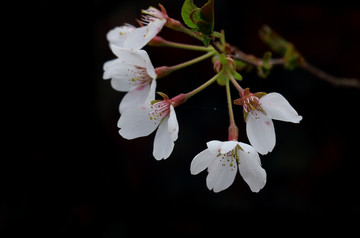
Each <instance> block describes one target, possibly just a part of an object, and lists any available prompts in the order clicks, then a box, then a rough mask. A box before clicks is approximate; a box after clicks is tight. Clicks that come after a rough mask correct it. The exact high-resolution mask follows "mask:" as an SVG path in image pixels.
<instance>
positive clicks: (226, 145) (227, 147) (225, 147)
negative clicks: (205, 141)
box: [220, 141, 238, 154]
mask: <svg viewBox="0 0 360 238" xmlns="http://www.w3.org/2000/svg"><path fill="white" fill-rule="evenodd" d="M237 144H238V142H237V141H225V142H223V143H222V144H221V147H220V153H221V154H226V153H227V152H229V151H231V150H233V149H234V148H235V146H236V145H237Z"/></svg>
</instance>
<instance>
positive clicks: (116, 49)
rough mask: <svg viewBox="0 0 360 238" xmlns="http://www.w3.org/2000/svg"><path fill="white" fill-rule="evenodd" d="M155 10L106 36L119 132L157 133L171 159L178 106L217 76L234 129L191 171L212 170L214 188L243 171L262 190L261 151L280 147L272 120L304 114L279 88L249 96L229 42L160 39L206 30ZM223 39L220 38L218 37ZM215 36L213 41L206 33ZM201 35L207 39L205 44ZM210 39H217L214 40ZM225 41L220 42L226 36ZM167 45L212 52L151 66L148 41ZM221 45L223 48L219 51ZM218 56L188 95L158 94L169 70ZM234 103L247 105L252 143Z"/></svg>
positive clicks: (157, 150) (157, 143)
mask: <svg viewBox="0 0 360 238" xmlns="http://www.w3.org/2000/svg"><path fill="white" fill-rule="evenodd" d="M159 6H160V10H159V9H157V8H154V7H150V8H148V9H147V10H143V11H142V18H141V25H140V26H139V27H135V26H132V25H130V24H125V25H123V26H120V27H116V28H114V29H112V30H110V31H109V32H108V34H107V36H106V37H107V40H108V41H109V47H110V49H111V51H112V52H113V54H114V55H115V56H116V58H115V59H113V60H110V61H108V62H106V63H105V64H104V74H103V78H104V79H111V86H112V87H113V88H114V89H115V90H117V91H121V92H126V94H125V96H124V97H123V99H122V100H121V102H120V106H119V111H120V115H121V116H120V119H119V121H118V124H117V125H118V127H119V134H120V135H121V136H122V137H123V138H125V139H128V140H131V139H135V138H139V137H144V136H148V135H150V134H151V133H153V132H154V131H156V134H155V138H154V145H153V156H154V158H155V159H156V160H162V159H167V158H169V157H170V155H171V153H172V151H173V148H174V145H175V141H176V140H177V139H178V132H179V124H178V121H177V117H176V112H175V108H176V107H177V106H179V105H181V104H183V103H185V102H186V101H187V100H188V99H189V98H190V97H192V96H194V95H195V94H197V93H198V92H200V91H202V90H203V89H205V88H206V87H207V86H208V85H210V84H212V83H213V82H215V81H217V82H218V84H219V85H220V86H226V91H227V96H228V98H227V99H228V105H229V117H230V126H229V131H228V140H227V141H219V140H212V141H209V142H207V144H206V145H207V148H206V149H205V150H203V151H202V152H200V153H199V154H197V155H196V156H195V157H194V158H193V160H192V162H191V165H190V172H191V174H194V175H195V174H198V173H200V172H202V171H204V170H205V169H207V171H208V176H207V178H206V184H207V187H208V189H209V190H213V191H214V192H220V191H222V190H225V189H227V188H228V187H229V186H230V185H231V184H232V183H233V181H234V179H235V176H236V174H237V172H236V171H239V173H240V175H241V176H242V178H243V179H244V181H245V182H246V183H247V184H248V185H249V187H250V189H251V191H253V192H259V191H260V190H261V189H262V188H263V187H264V186H265V183H266V172H265V170H264V169H263V168H262V165H261V161H260V156H259V154H261V155H265V154H267V153H269V152H271V151H272V150H273V148H274V147H275V144H276V137H275V129H274V124H273V120H280V121H286V122H293V123H299V122H300V121H301V119H302V117H301V116H299V115H298V113H297V112H296V111H295V109H294V108H293V107H292V106H291V105H290V104H289V102H288V101H287V100H286V99H285V98H284V97H283V96H282V95H281V94H279V93H276V92H273V93H268V94H267V93H263V92H259V93H251V92H250V90H249V89H248V88H246V89H243V88H242V87H241V86H240V84H239V83H238V81H240V80H241V78H242V77H241V75H240V74H239V73H238V72H237V69H236V64H235V63H234V60H233V59H232V57H231V55H229V54H227V52H226V43H225V42H218V43H216V42H215V41H214V42H215V43H214V42H213V44H211V45H207V44H206V45H205V46H192V45H186V44H181V43H174V42H169V41H166V40H165V39H163V38H161V37H160V36H158V34H159V32H160V31H161V30H162V28H163V27H169V28H171V29H174V30H176V31H180V32H184V33H186V34H189V35H191V36H194V37H196V38H201V37H202V36H203V34H202V33H194V31H191V30H189V29H187V28H186V27H185V26H183V25H182V24H181V23H180V22H179V21H177V20H175V19H172V18H170V17H169V16H168V15H167V12H166V10H165V8H164V7H163V6H161V5H159ZM220 37H221V36H220ZM209 39H210V38H209ZM209 39H208V38H204V39H203V42H205V41H208V40H209ZM211 40H212V39H211ZM222 41H223V40H222ZM147 44H149V45H154V46H169V47H177V48H184V49H193V50H199V51H204V52H207V53H206V54H204V55H203V56H201V57H199V58H196V59H193V60H191V61H188V62H185V63H181V64H179V65H175V66H172V67H168V66H162V67H157V68H154V66H153V65H152V62H151V60H150V57H149V55H148V53H147V52H146V51H145V50H143V47H144V46H145V45H147ZM219 49H220V50H219ZM209 57H213V62H214V69H215V72H216V75H215V76H214V77H213V78H211V79H210V80H208V81H207V82H205V83H204V84H202V85H201V86H200V87H198V88H196V89H194V90H193V91H191V92H189V93H185V94H183V93H181V94H179V95H177V96H175V97H173V98H169V97H168V96H167V95H166V94H164V93H160V92H158V95H160V96H161V98H162V99H161V100H156V86H157V80H158V79H160V78H162V77H164V76H166V75H168V74H170V73H171V72H173V71H175V70H178V69H181V68H183V67H187V66H190V65H193V64H195V63H197V62H199V61H201V60H204V59H207V58H209ZM230 83H231V84H232V85H234V86H235V87H236V89H237V90H238V92H239V96H240V98H239V99H236V100H234V101H232V99H231V95H230V90H229V87H230ZM232 104H235V105H240V106H242V107H243V114H244V120H245V122H246V133H247V137H248V139H249V143H250V144H247V143H243V142H239V141H238V128H237V126H236V124H235V120H234V115H233V112H232Z"/></svg>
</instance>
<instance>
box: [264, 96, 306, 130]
mask: <svg viewBox="0 0 360 238" xmlns="http://www.w3.org/2000/svg"><path fill="white" fill-rule="evenodd" d="M260 104H261V107H262V108H263V110H264V111H265V112H266V114H267V115H268V116H269V117H270V118H272V119H274V120H280V121H287V122H293V123H299V122H300V121H301V119H302V116H299V114H298V113H297V112H296V111H295V109H294V108H293V107H292V106H291V105H290V103H289V102H288V101H287V100H286V99H285V98H284V97H283V96H282V95H281V94H279V93H269V94H266V95H265V96H263V97H262V98H260Z"/></svg>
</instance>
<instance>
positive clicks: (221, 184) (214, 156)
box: [190, 140, 266, 193]
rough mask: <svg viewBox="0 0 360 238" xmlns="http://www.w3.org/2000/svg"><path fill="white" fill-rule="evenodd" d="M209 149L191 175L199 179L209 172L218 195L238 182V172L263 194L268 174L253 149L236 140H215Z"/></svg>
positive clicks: (209, 183) (194, 164) (209, 182)
mask: <svg viewBox="0 0 360 238" xmlns="http://www.w3.org/2000/svg"><path fill="white" fill-rule="evenodd" d="M207 147H208V148H207V149H205V150H203V151H202V152H200V153H199V154H198V155H196V156H195V158H194V159H193V160H192V162H191V166H190V171H191V174H193V175H196V174H198V173H200V172H201V171H203V170H205V169H206V168H207V171H208V173H209V174H208V176H207V177H206V185H207V187H208V189H209V190H213V191H214V192H216V193H217V192H220V191H223V190H225V189H227V188H228V187H229V186H230V185H231V184H232V183H233V182H234V179H235V176H236V171H237V169H238V170H239V172H240V175H241V176H242V178H243V179H244V180H245V182H246V183H247V184H248V185H249V187H250V189H251V191H252V192H259V191H260V189H262V188H263V187H264V186H265V183H266V172H265V170H264V169H263V168H262V167H261V162H260V157H259V154H258V153H257V152H256V151H255V149H254V148H253V147H251V146H250V145H248V144H245V143H241V142H238V141H235V140H233V141H226V142H221V141H217V140H213V141H210V142H208V143H207Z"/></svg>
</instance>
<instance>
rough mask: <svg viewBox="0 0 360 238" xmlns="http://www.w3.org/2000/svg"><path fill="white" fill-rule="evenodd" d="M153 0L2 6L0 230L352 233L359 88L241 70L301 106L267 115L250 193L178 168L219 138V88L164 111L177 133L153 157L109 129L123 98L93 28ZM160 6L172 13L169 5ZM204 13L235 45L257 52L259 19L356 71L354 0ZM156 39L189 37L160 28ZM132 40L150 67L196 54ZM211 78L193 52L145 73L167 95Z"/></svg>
mask: <svg viewBox="0 0 360 238" xmlns="http://www.w3.org/2000/svg"><path fill="white" fill-rule="evenodd" d="M157 3H158V2H157V1H110V0H108V1H100V0H93V1H86V2H85V1H77V2H75V1H74V2H70V1H38V2H36V3H34V2H32V3H28V4H27V5H22V6H21V10H19V9H18V6H13V7H11V8H10V7H9V10H14V14H12V15H11V18H10V19H9V20H8V22H5V23H6V24H7V25H10V28H11V33H9V34H8V35H6V37H4V38H6V39H9V40H10V41H11V42H13V43H14V42H15V47H13V48H12V51H11V52H12V53H11V57H12V58H10V60H9V61H10V65H11V66H10V67H9V68H7V69H6V70H5V71H6V72H10V73H11V75H10V76H7V77H6V80H4V82H10V84H11V86H12V89H14V90H12V91H11V94H10V95H9V96H8V97H7V100H4V103H5V105H6V108H7V109H9V113H7V114H6V116H5V115H4V118H5V119H9V123H8V124H4V131H6V132H9V133H6V134H4V136H5V140H6V143H5V144H4V152H3V156H2V158H1V167H0V172H1V184H0V185H1V191H0V192H1V195H0V231H1V235H2V236H1V237H16V236H18V235H21V234H27V235H29V234H35V235H37V236H41V235H46V236H47V237H72V236H76V237H106V238H107V237H135V236H137V235H139V234H141V233H142V232H143V231H146V232H147V234H148V235H150V234H165V235H167V234H169V235H184V236H192V235H201V234H213V233H218V234H223V232H236V234H238V235H239V236H240V235H242V234H243V233H245V232H246V233H247V232H253V233H254V234H257V232H260V231H263V232H266V233H268V234H270V233H271V232H274V233H275V234H287V233H285V232H284V230H285V227H289V226H290V227H291V231H292V232H294V233H298V232H304V231H305V232H307V231H310V230H311V229H314V228H318V230H319V231H321V232H333V231H335V230H336V231H341V232H346V231H352V232H354V230H355V228H356V227H354V226H353V224H354V223H355V222H356V219H357V218H358V216H359V214H360V202H359V199H360V197H359V192H358V186H359V185H358V182H359V179H358V172H357V171H358V168H359V156H358V153H357V149H358V147H359V137H358V136H359V133H360V126H359V119H358V115H357V114H358V111H359V101H360V100H359V92H360V91H359V90H356V89H351V88H350V89H349V88H336V87H333V86H332V85H329V84H327V83H325V82H323V81H321V80H319V79H318V78H316V77H314V76H312V75H310V74H309V73H307V72H305V71H303V70H301V69H296V70H294V71H291V72H290V71H286V70H284V69H283V68H281V67H279V68H275V69H274V70H273V71H272V73H271V75H270V76H269V77H268V78H267V79H260V78H258V77H257V76H256V74H255V73H254V72H250V73H249V74H243V77H244V80H243V82H242V83H241V85H242V86H243V87H250V88H251V91H252V92H257V91H265V92H279V93H281V94H282V95H284V96H285V97H286V98H287V99H288V101H289V102H290V103H291V104H292V105H293V107H294V108H295V109H296V110H297V111H298V113H299V114H300V115H302V116H303V120H302V121H301V123H300V124H292V123H285V122H275V123H274V124H275V130H276V138H277V144H276V147H275V149H274V150H273V152H272V153H270V154H268V155H266V156H261V159H262V164H263V167H264V169H265V170H266V171H267V184H266V186H265V187H264V189H262V190H261V191H260V192H259V193H252V192H251V191H250V189H249V188H248V186H247V185H246V183H245V182H244V181H243V180H242V179H241V176H239V175H237V177H236V179H235V182H234V183H233V185H232V186H231V187H230V188H228V189H227V190H225V191H223V192H220V193H218V194H215V193H213V192H212V191H209V190H208V189H207V187H206V183H205V178H206V175H207V173H206V172H203V173H201V174H199V175H197V176H192V175H191V174H190V162H191V160H192V159H193V157H194V156H195V155H196V154H197V153H199V152H200V151H202V150H204V149H205V148H206V144H205V143H206V142H208V141H210V140H214V139H216V140H226V139H227V127H228V114H227V105H226V97H225V89H224V88H221V87H220V86H217V85H216V84H214V85H211V86H210V87H209V88H208V89H207V90H206V91H204V92H201V93H200V94H198V95H197V96H195V97H194V98H192V99H191V100H189V101H188V102H187V103H186V104H184V105H182V106H180V107H179V108H177V109H176V112H177V118H178V122H179V126H180V132H179V139H178V140H177V141H176V144H175V149H174V151H173V153H172V155H171V156H170V158H168V159H167V160H165V161H160V162H158V161H156V160H155V159H154V158H153V157H152V143H153V137H154V134H152V135H151V136H149V137H146V138H139V139H136V140H132V141H127V140H125V139H123V138H121V136H120V135H119V134H118V128H117V126H116V123H117V120H118V118H119V113H118V105H119V103H120V100H121V98H122V97H123V95H124V94H123V93H120V92H117V91H115V90H113V89H112V88H111V86H110V83H109V81H104V80H103V79H102V73H103V70H102V65H103V63H104V62H106V61H107V60H110V59H113V58H114V56H113V55H112V53H111V51H110V50H109V47H108V43H107V41H106V38H105V35H106V33H107V32H108V31H109V30H110V29H112V28H113V27H115V26H120V25H122V24H124V23H126V22H128V23H131V24H134V25H135V24H136V21H135V18H139V17H140V9H146V8H147V7H148V6H150V5H153V6H156V4H157ZM160 3H162V4H163V5H164V6H165V8H166V9H167V11H168V14H169V15H170V16H172V17H173V18H176V19H180V9H181V5H182V1H165V0H164V1H160ZM195 3H199V5H200V3H201V1H195ZM215 17H216V18H215V28H216V30H220V29H224V30H225V33H226V39H227V41H228V42H230V43H231V44H233V45H236V46H238V47H239V48H240V49H242V50H243V51H244V52H246V53H252V54H254V55H257V56H259V57H261V56H262V54H263V53H264V52H265V51H266V50H267V48H266V46H265V45H263V44H262V42H261V41H260V40H259V38H258V29H260V27H261V25H263V24H268V25H270V26H271V27H272V28H273V29H274V30H276V31H277V32H278V33H280V34H281V35H283V36H284V37H285V38H286V39H288V40H290V41H291V42H293V43H294V44H295V45H296V47H297V48H298V50H299V51H300V52H302V54H303V55H304V56H305V58H306V59H307V60H308V61H309V62H311V63H313V64H314V65H317V66H318V67H319V68H322V69H324V70H325V71H327V72H329V73H331V74H334V75H338V76H344V77H357V78H360V73H359V70H358V68H359V66H358V65H359V60H358V59H359V55H360V47H359V42H360V7H359V5H358V4H357V3H351V2H348V1H341V2H336V3H329V2H328V1H323V2H314V1H275V0H268V1H238V2H236V4H234V1H230V0H229V1H227V0H222V1H216V3H215ZM8 23H10V24H8ZM13 33H15V34H13ZM160 35H161V36H163V37H165V38H167V39H170V40H174V41H178V42H186V43H193V44H198V42H196V41H195V40H193V39H191V38H189V37H187V36H184V35H182V34H180V33H177V32H172V31H171V30H168V29H164V30H163V31H162V32H161V33H160ZM4 46H5V47H7V45H6V44H5V45H4ZM145 49H146V50H147V51H148V53H149V55H150V57H151V60H152V62H153V64H154V66H155V67H157V66H162V65H174V64H177V63H181V62H183V61H186V60H188V59H191V58H192V57H195V56H198V55H199V54H198V53H193V52H187V51H183V50H177V49H167V48H166V49H163V48H151V47H148V46H146V47H145ZM213 75H214V72H213V70H212V65H211V63H210V62H209V61H205V62H202V63H200V64H198V65H196V66H193V67H190V68H187V69H184V70H182V71H178V72H175V73H173V74H171V75H170V76H169V77H166V78H164V79H161V80H159V82H158V91H162V92H165V93H166V94H168V95H169V96H170V97H173V96H176V95H177V94H179V93H182V92H184V93H185V92H188V91H190V90H192V89H194V88H195V87H197V86H199V85H200V84H201V83H202V82H205V81H206V80H208V79H209V78H210V77H212V76H213ZM3 93H4V94H6V93H7V89H6V87H4V88H3ZM235 96H236V91H235V90H234V91H233V98H234V99H235V98H236V97H235ZM235 113H236V122H237V125H238V127H239V131H240V136H239V137H240V138H239V140H240V141H243V142H248V141H247V138H246V133H245V124H244V122H243V120H242V112H241V108H239V107H236V108H235ZM349 222H350V223H349ZM320 223H321V224H323V225H319V224H320ZM340 224H342V225H340ZM254 228H256V229H255V230H254ZM355 232H356V230H355Z"/></svg>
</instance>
